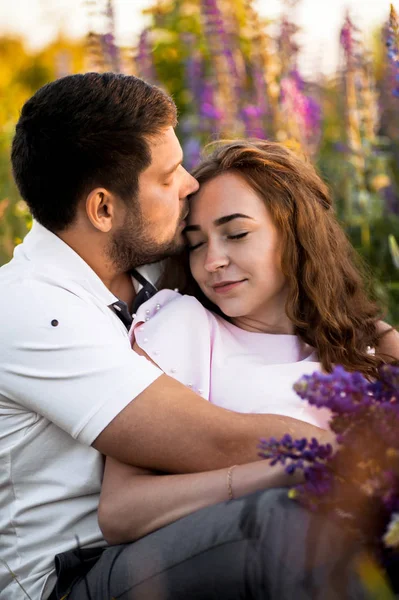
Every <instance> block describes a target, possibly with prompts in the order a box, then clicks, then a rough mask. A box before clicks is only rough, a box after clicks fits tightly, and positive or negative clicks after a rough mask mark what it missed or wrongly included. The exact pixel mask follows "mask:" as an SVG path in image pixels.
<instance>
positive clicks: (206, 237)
mask: <svg viewBox="0 0 399 600" xmlns="http://www.w3.org/2000/svg"><path fill="white" fill-rule="evenodd" d="M185 232H186V237H187V241H188V246H189V249H190V268H191V272H192V275H193V277H194V279H195V280H196V282H197V283H198V285H199V286H200V288H201V290H202V291H203V293H204V294H205V295H206V296H207V297H208V298H209V299H210V300H211V301H212V302H213V303H214V304H216V305H217V306H218V307H219V308H220V309H221V311H222V312H223V313H224V314H225V315H226V316H228V317H232V319H233V322H234V321H239V322H237V324H241V325H242V326H243V328H255V329H257V328H260V329H261V330H262V326H263V325H265V324H266V325H268V326H271V327H273V324H278V323H279V322H281V320H283V321H285V322H286V317H285V300H286V280H285V277H284V275H283V273H282V271H281V266H280V265H281V248H280V243H279V241H280V240H279V235H278V232H277V229H276V227H275V226H274V224H273V222H272V220H271V217H270V215H269V212H268V210H267V208H266V206H265V203H264V201H263V200H262V199H261V198H260V197H259V196H258V195H257V194H256V192H254V191H253V190H252V188H251V187H250V186H249V185H248V184H247V183H246V182H245V180H244V179H243V178H242V177H240V176H239V175H237V174H235V173H232V172H230V173H224V174H222V175H219V176H217V177H215V178H214V179H212V180H211V181H208V182H207V183H205V184H204V185H202V186H201V188H200V190H199V192H197V193H196V194H195V196H194V197H193V198H192V200H191V203H190V213H189V217H188V220H187V228H186V230H185ZM245 325H246V326H245Z"/></svg>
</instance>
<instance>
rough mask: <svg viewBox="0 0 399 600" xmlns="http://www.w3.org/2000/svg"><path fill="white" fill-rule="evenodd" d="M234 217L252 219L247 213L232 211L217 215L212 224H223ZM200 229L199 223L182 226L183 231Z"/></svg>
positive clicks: (217, 225)
mask: <svg viewBox="0 0 399 600" xmlns="http://www.w3.org/2000/svg"><path fill="white" fill-rule="evenodd" d="M234 219H251V220H252V221H253V218H252V217H249V216H248V215H243V214H242V213H233V214H232V215H226V216H225V217H219V219H215V221H214V222H213V224H214V225H216V227H219V226H220V225H225V224H226V223H229V221H233V220H234ZM200 230H201V227H200V226H199V225H187V227H185V228H184V231H185V232H188V231H200Z"/></svg>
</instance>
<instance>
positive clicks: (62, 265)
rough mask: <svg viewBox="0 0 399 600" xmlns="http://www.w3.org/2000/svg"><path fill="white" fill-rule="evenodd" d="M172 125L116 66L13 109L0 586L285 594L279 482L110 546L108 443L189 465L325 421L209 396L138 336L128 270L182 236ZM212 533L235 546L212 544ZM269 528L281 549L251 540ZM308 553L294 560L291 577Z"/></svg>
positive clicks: (221, 462)
mask: <svg viewBox="0 0 399 600" xmlns="http://www.w3.org/2000/svg"><path fill="white" fill-rule="evenodd" d="M175 125H176V108H175V105H174V103H173V102H172V100H171V99H170V98H169V97H168V96H167V95H166V94H164V93H163V92H162V91H160V90H159V89H157V88H154V87H152V86H150V85H148V84H146V83H145V82H143V81H141V80H140V79H137V78H134V77H127V76H123V75H115V74H110V73H108V74H103V75H99V74H95V73H88V74H85V75H74V76H69V77H65V78H63V79H59V80H57V81H55V82H53V83H50V84H48V85H46V86H44V87H43V88H42V89H40V90H39V91H38V92H37V93H36V94H35V95H34V96H33V97H32V98H31V99H30V100H28V102H26V104H25V105H24V107H23V109H22V113H21V117H20V119H19V122H18V124H17V127H16V134H15V138H14V141H13V147H12V165H13V172H14V176H15V180H16V182H17V185H18V187H19V190H20V193H21V195H22V197H23V198H24V199H25V201H26V202H27V204H28V206H29V208H30V210H31V212H32V215H33V217H34V219H35V222H34V224H33V228H32V231H31V232H30V233H29V234H28V235H27V236H26V239H25V240H24V242H23V243H22V244H21V245H20V246H19V247H17V248H16V250H15V255H14V258H13V260H12V261H11V262H10V263H9V264H8V265H6V266H4V267H3V268H2V269H1V270H0V284H1V296H0V327H1V332H2V344H1V350H0V415H1V421H0V453H1V485H0V508H1V511H0V512H1V517H0V519H1V521H0V531H1V544H0V546H1V555H0V557H1V567H0V573H1V575H0V590H1V592H0V598H1V599H2V600H5V599H7V600H11V599H14V600H15V599H19V598H25V597H26V595H25V594H29V597H31V598H32V599H33V600H36V599H39V598H44V599H46V598H48V597H49V596H50V594H52V595H51V597H52V598H61V597H65V594H67V593H70V596H69V597H70V598H71V599H72V600H74V599H75V598H89V597H92V598H95V599H96V600H97V599H99V598H108V599H109V598H110V597H111V596H112V597H118V598H128V597H129V598H136V597H140V598H144V597H145V598H151V599H153V600H156V599H158V598H173V599H177V598H194V597H195V598H200V597H201V598H210V597H219V596H220V592H219V591H217V590H219V587H218V586H220V585H222V589H223V590H224V591H225V592H226V594H227V595H226V597H242V594H243V589H247V591H246V592H245V597H256V598H258V597H270V598H277V597H279V598H280V597H283V596H282V595H281V590H282V589H283V587H284V586H283V587H281V585H280V584H279V585H277V584H276V583H275V579H273V577H275V576H276V575H275V576H272V573H271V565H272V564H273V567H274V570H275V572H276V574H277V573H280V574H281V571H279V569H278V562H279V561H280V560H282V558H281V553H280V550H281V548H282V547H285V546H284V545H286V544H287V543H288V542H289V539H290V533H288V535H286V533H287V531H288V530H287V527H288V526H289V524H290V523H291V520H290V518H289V515H286V513H287V512H288V513H289V514H290V515H293V516H292V517H291V519H292V518H293V519H294V520H295V516H296V514H297V513H296V512H295V511H296V510H298V511H300V509H299V507H298V508H294V509H290V510H287V506H288V505H289V503H288V504H287V502H288V501H287V500H286V499H285V497H284V494H283V495H282V496H281V495H280V496H279V495H277V496H276V494H274V495H273V494H271V495H269V496H267V497H266V495H265V494H264V495H263V496H262V495H261V496H260V497H256V498H255V499H252V500H251V501H250V502H249V503H244V504H234V503H230V505H229V506H230V508H228V509H227V510H226V514H228V520H227V521H226V522H225V523H223V519H221V517H220V511H222V512H223V510H224V509H223V508H220V506H219V508H217V509H216V510H217V511H219V512H216V513H215V514H216V517H215V516H212V515H213V514H214V513H212V510H213V509H212V508H211V509H205V511H201V513H198V514H196V515H195V517H194V518H195V519H196V525H195V526H194V525H193V522H192V521H190V519H189V520H188V521H187V525H185V520H182V521H180V522H179V523H178V524H175V525H171V526H170V527H168V528H167V529H165V530H162V531H159V532H156V533H155V534H153V535H152V536H147V538H144V539H143V540H140V541H139V542H137V543H136V544H131V545H127V546H126V547H123V546H122V547H118V548H117V550H115V549H109V550H105V551H104V552H102V549H103V547H104V546H105V542H104V540H103V538H102V536H101V532H100V530H99V528H98V524H97V515H96V510H97V506H98V498H99V491H100V486H101V476H102V470H103V458H102V456H101V455H107V456H110V457H113V458H114V459H117V460H119V461H122V462H125V463H128V464H134V465H136V466H142V467H146V468H150V469H155V470H160V471H169V472H175V473H179V472H180V473H184V472H194V471H201V470H209V469H215V468H220V467H228V466H230V465H233V464H236V463H243V462H248V461H250V460H256V459H257V450H256V444H257V439H259V437H268V436H270V435H275V436H276V437H279V436H281V435H282V434H284V433H286V432H287V431H291V432H292V433H293V434H294V435H318V436H319V437H321V435H322V432H320V431H319V430H316V429H315V428H314V427H312V426H311V425H307V424H305V423H301V422H298V421H295V420H293V419H289V418H285V417H279V416H275V415H263V416H256V415H241V414H236V413H233V412H228V411H224V410H222V409H219V408H217V407H214V406H212V405H211V404H209V403H206V402H204V401H203V400H202V399H201V398H200V397H199V396H197V395H196V394H195V393H193V392H192V391H190V390H189V389H188V388H185V387H184V386H183V385H181V384H180V383H178V382H177V381H175V380H174V379H172V378H171V377H169V376H168V375H166V374H162V373H161V372H160V370H159V369H158V368H157V367H155V366H154V365H153V364H151V363H150V362H148V361H146V360H145V359H144V358H143V357H139V356H138V355H136V354H135V353H134V352H133V351H132V350H131V348H130V345H129V341H128V335H127V330H128V328H129V326H130V323H131V319H132V317H131V313H132V311H133V305H134V302H135V299H136V289H137V281H136V287H135V281H134V280H133V279H132V272H133V274H135V276H136V278H137V277H138V278H139V279H140V280H141V276H140V274H137V272H136V271H134V270H135V269H136V268H137V267H139V266H140V265H144V264H147V263H154V262H156V261H158V260H159V259H161V258H163V257H165V256H167V255H170V254H173V253H174V252H176V251H178V250H179V248H180V247H181V246H182V230H183V228H184V218H185V215H186V214H187V210H188V204H187V197H188V195H189V194H191V193H193V192H195V191H196V190H197V187H198V184H197V182H196V181H195V180H194V179H193V178H192V177H191V176H190V175H189V174H188V173H187V172H186V171H185V169H184V168H183V166H182V158H183V157H182V151H181V148H180V144H179V142H178V140H177V138H176V136H175V133H174V129H173V128H174V126H175ZM141 283H145V281H141ZM143 290H144V292H147V294H148V290H146V289H145V288H143ZM193 440H195V444H194V443H193ZM265 468H266V465H265ZM115 493H117V490H115ZM279 498H280V500H281V502H280V500H279ZM280 505H281V506H280ZM279 506H280V508H279ZM215 508H216V507H215ZM292 510H293V512H292ZM271 511H273V515H274V518H273V523H274V525H275V527H277V524H279V527H278V530H277V531H275V530H274V529H273V524H272V521H271V514H272V512H271ZM290 511H291V512H290ZM262 512H264V518H263V519H262V518H261V517H262ZM306 518H308V517H306ZM306 518H304V520H303V523H305V521H306ZM309 518H310V517H309ZM215 519H216V520H215ZM258 519H261V522H258ZM245 523H246V524H245ZM174 527H176V528H177V529H174ZM221 527H222V529H220V528H221ZM259 528H261V529H262V531H263V533H262V535H261V536H260V538H259V540H258V541H256V540H257V538H258V536H259V533H257V532H258V530H259ZM321 529H322V528H320V527H319V529H318V530H321ZM223 531H225V533H223ZM231 532H233V537H234V544H233V545H231V544H230V542H231V540H230V539H229V540H227V539H225V535H226V534H227V535H228V536H230V535H232V533H231ZM204 533H205V537H204ZM198 536H200V537H201V540H202V541H201V543H199V540H198ZM215 536H216V537H218V539H219V541H220V543H219V544H218V545H219V546H220V545H222V546H223V543H224V542H226V544H227V542H228V543H229V544H230V551H229V552H227V551H226V552H222V553H221V554H217V553H215ZM334 536H335V533H334V532H332V533H331V532H330V533H329V534H328V535H327V536H326V538H325V539H326V540H335V539H336V536H335V537H334ZM279 537H280V538H281V541H280V542H279V541H278V538H279ZM297 538H298V541H300V539H301V535H299V534H298V536H297ZM265 540H268V543H269V544H270V541H271V540H273V544H277V545H279V544H280V547H279V550H278V551H277V552H276V553H275V554H273V553H271V552H270V547H268V549H266V547H265V546H262V548H263V551H262V552H260V546H259V544H260V543H262V544H264V543H265ZM183 541H184V544H183ZM235 542H237V544H239V546H240V550H239V551H238V546H237V547H236V545H235ZM331 543H334V542H331ZM335 543H336V544H337V549H338V546H339V544H340V543H341V540H340V539H338V541H336V542H335ZM147 544H149V545H147ZM98 548H100V550H98ZM193 548H196V549H198V553H196V552H195V551H194V550H193ZM323 548H325V549H326V548H328V543H327V545H326V544H324V546H323ZM74 550H76V551H75V552H74ZM266 550H267V551H266ZM337 551H338V550H337ZM320 552H321V553H320V557H322V556H324V558H325V555H326V552H324V550H323V551H322V550H321V551H320ZM323 552H324V554H323ZM149 553H151V560H148V555H149ZM197 554H198V555H197ZM327 554H328V552H327ZM55 555H59V557H58V558H57V567H58V571H57V573H58V580H56V573H55V568H54V556H55ZM100 555H101V557H100ZM266 555H268V556H269V557H271V560H270V558H269V559H268V561H267V560H266V558H265V557H266ZM249 556H250V557H252V558H251V562H250V564H249V563H248V562H247V560H246V557H247V558H248V557H249ZM255 557H256V559H255ZM279 557H280V558H279ZM188 560H189V563H188V562H186V561H188ZM215 560H216V566H215V564H214V561H215ZM321 560H322V558H321ZM218 561H219V562H220V564H218ZM273 561H274V563H273ZM276 561H277V562H276ZM185 564H190V568H189V569H185V566H184V565H185ZM212 564H214V566H213V567H212ZM276 569H277V570H276ZM301 569H302V567H301V566H300V565H298V566H297V571H296V572H295V573H294V571H290V572H291V574H292V576H291V580H290V581H289V585H290V586H291V588H290V589H293V588H292V586H296V585H298V583H299V582H298V577H302V574H301V573H302V571H303V569H302V571H301ZM251 570H252V571H254V572H251ZM168 572H170V573H172V572H173V575H172V576H171V577H169V576H168ZM86 573H87V576H86V577H84V576H85V575H86ZM205 574H208V579H207V578H206V577H205ZM211 574H212V575H211ZM89 575H90V577H91V578H90V579H89ZM237 576H239V578H240V581H241V587H239V586H237V580H236V578H237ZM82 577H84V579H83V580H82ZM79 581H80V583H79ZM82 581H83V584H82ZM268 581H269V583H268ZM270 582H273V584H271V583H270ZM56 583H57V585H56V588H55V589H54V586H55V584H56ZM82 585H83V587H82ZM284 585H286V584H284ZM287 585H288V580H287ZM307 585H308V584H306V585H304V587H303V594H304V595H303V596H301V597H303V598H307V597H310V596H309V595H306V594H309V590H310V589H313V587H312V586H314V582H312V583H311V585H310V587H309V585H308V587H307ZM284 589H286V588H285V587H284ZM287 589H288V588H287ZM53 590H54V591H53ZM215 594H216V595H215ZM251 594H252V595H251ZM265 594H266V595H265ZM296 597H297V598H299V597H300V596H299V595H298V596H296ZM334 597H335V596H334ZM337 597H338V596H337Z"/></svg>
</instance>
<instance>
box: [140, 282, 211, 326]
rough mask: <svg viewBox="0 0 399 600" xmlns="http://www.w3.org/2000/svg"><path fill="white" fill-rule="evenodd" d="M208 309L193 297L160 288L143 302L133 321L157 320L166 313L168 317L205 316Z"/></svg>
mask: <svg viewBox="0 0 399 600" xmlns="http://www.w3.org/2000/svg"><path fill="white" fill-rule="evenodd" d="M208 312H209V311H208V310H207V309H206V308H204V307H203V306H202V304H201V303H200V302H199V301H198V300H197V299H196V298H194V296H186V295H182V294H180V293H179V292H178V291H177V290H160V291H159V292H157V293H156V294H155V295H154V296H152V298H150V299H149V300H147V302H144V303H143V304H142V305H141V306H140V307H139V309H138V311H137V313H136V314H135V315H134V323H136V324H137V323H142V322H148V321H149V320H152V319H153V318H154V317H157V319H158V322H159V321H160V320H161V315H162V316H163V318H165V317H164V315H166V314H167V316H168V319H169V318H173V317H174V318H176V319H178V318H180V320H181V319H182V318H183V317H185V316H194V315H195V316H197V317H199V316H202V317H207V313H208Z"/></svg>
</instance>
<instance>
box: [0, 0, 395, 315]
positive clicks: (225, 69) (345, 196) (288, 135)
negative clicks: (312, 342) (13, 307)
mask: <svg viewBox="0 0 399 600" xmlns="http://www.w3.org/2000/svg"><path fill="white" fill-rule="evenodd" d="M89 70H90V71H91V70H95V71H108V70H112V71H116V72H123V73H129V74H135V75H138V76H140V77H142V78H144V79H145V80H147V81H149V82H151V83H155V84H158V85H160V86H161V87H163V88H165V89H166V90H167V91H168V92H169V93H170V94H172V96H173V98H174V99H175V101H176V103H177V105H178V108H179V115H180V117H179V125H178V132H177V133H178V135H179V137H180V140H181V142H182V145H183V149H184V153H185V161H186V166H187V167H188V168H191V167H192V166H194V164H195V163H196V162H197V161H198V159H199V156H200V150H201V148H202V147H203V146H204V145H205V144H206V143H207V142H209V141H212V140H214V139H217V138H219V137H236V136H239V137H242V136H247V137H261V138H269V139H273V140H278V141H280V142H282V143H284V144H287V145H288V146H290V147H291V148H294V149H296V150H297V151H298V152H301V153H305V154H306V155H308V156H310V157H311V159H312V160H313V161H314V162H315V163H316V164H317V166H318V168H319V171H320V172H321V174H322V175H323V177H324V178H325V180H326V181H327V183H328V184H329V186H330V188H331V189H332V191H333V195H334V200H335V206H336V211H337V214H338V216H339V219H340V220H341V222H342V224H343V226H344V228H345V230H346V232H347V234H348V236H349V237H350V239H351V241H352V243H353V244H354V246H355V247H356V249H357V250H358V252H359V253H360V254H361V256H362V257H363V258H364V259H365V260H366V262H367V263H368V264H369V266H370V269H371V272H372V277H373V280H374V287H375V291H376V293H377V294H378V296H379V297H380V299H382V301H383V303H384V305H385V306H386V310H387V315H386V318H387V320H388V321H389V322H391V323H392V324H396V325H398V324H399V249H398V244H397V242H399V27H398V17H397V13H396V10H395V6H393V5H390V4H389V3H388V2H385V0H368V1H367V0H346V1H345V0H342V1H341V0H333V2H329V3H326V2H320V0H174V1H170V0H114V1H113V2H112V1H111V0H97V1H96V0H13V2H5V0H2V3H1V5H0V98H1V101H0V264H3V263H4V262H6V261H8V260H9V258H10V257H11V255H12V252H13V248H14V246H15V245H16V244H18V243H19V242H20V241H21V239H22V238H23V236H24V235H25V233H26V231H27V230H28V228H29V227H30V224H31V223H30V217H29V214H28V212H27V210H26V206H25V204H24V202H23V201H22V200H21V199H20V197H19V195H18V192H17V190H16V188H15V185H14V183H13V179H12V174H11V168H10V160H9V154H10V144H11V140H12V136H13V133H14V129H15V123H16V121H17V119H18V115H19V111H20V109H21V107H22V104H23V103H24V101H25V100H26V99H27V98H28V97H29V96H31V95H32V94H33V93H34V92H35V90H36V89H38V88H39V87H40V86H42V85H43V84H45V83H46V82H48V81H51V80H53V79H55V78H57V77H62V76H64V75H66V74H69V73H78V72H84V71H89Z"/></svg>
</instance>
